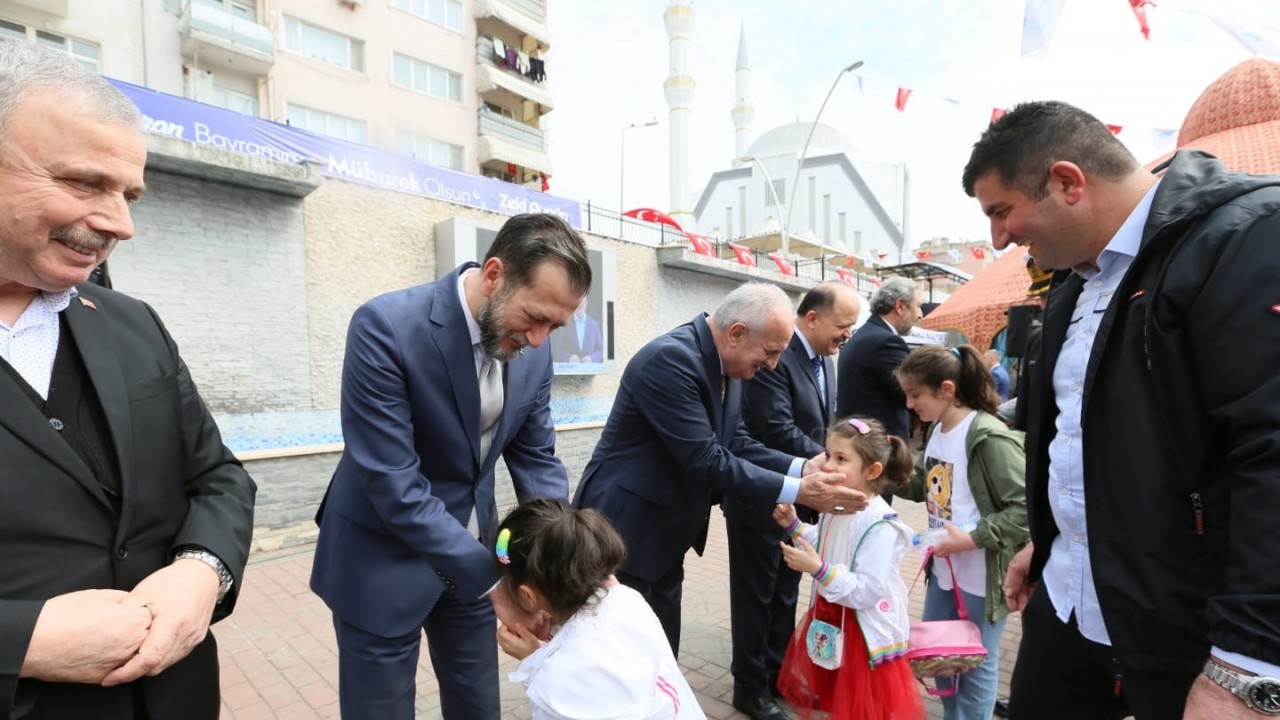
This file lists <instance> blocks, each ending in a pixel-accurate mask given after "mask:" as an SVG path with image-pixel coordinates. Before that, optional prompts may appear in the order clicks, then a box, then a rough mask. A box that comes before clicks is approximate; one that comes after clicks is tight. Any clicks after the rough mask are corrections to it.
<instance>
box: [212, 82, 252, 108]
mask: <svg viewBox="0 0 1280 720" xmlns="http://www.w3.org/2000/svg"><path fill="white" fill-rule="evenodd" d="M212 102H213V104H214V105H217V106H218V107H222V108H226V109H228V110H235V111H236V112H238V113H241V114H243V115H257V114H258V98H256V97H254V96H252V95H249V94H248V93H242V92H239V91H238V90H232V89H230V88H224V87H221V86H219V85H214V86H213V98H212Z"/></svg>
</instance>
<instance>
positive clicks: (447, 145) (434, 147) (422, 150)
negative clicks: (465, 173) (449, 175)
mask: <svg viewBox="0 0 1280 720" xmlns="http://www.w3.org/2000/svg"><path fill="white" fill-rule="evenodd" d="M396 152H399V153H403V154H405V155H408V156H409V157H411V158H413V159H415V160H421V161H423V162H425V163H430V164H432V165H439V166H441V167H447V168H453V169H454V170H461V169H462V163H463V159H464V157H465V156H466V148H464V147H462V146H461V145H454V144H453V143H451V142H445V141H443V140H436V139H435V138H429V137H423V136H421V135H414V134H413V133H408V132H405V131H403V130H397V131H396Z"/></svg>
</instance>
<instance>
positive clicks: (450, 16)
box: [0, 0, 552, 187]
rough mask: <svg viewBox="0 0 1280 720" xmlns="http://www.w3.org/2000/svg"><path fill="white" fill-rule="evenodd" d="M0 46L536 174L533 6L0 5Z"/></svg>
mask: <svg viewBox="0 0 1280 720" xmlns="http://www.w3.org/2000/svg"><path fill="white" fill-rule="evenodd" d="M0 37H18V38H25V39H27V40H29V41H31V42H36V43H40V44H44V45H48V46H51V47H57V48H60V49H63V50H65V51H66V52H68V53H70V54H71V55H73V56H74V57H76V58H77V59H78V60H80V61H81V62H83V63H85V64H86V65H89V66H91V67H93V68H95V69H96V70H98V71H99V72H101V73H102V74H104V75H106V76H108V77H112V78H116V79H119V80H123V81H125V82H129V83H133V84H136V85H142V86H144V87H149V88H152V89H155V90H159V91H162V92H167V93H171V94H174V95H180V96H183V97H186V98H190V99H193V100H198V101H200V102H204V103H209V104H212V105H217V106H220V107H224V108H229V109H232V110H236V111H238V112H242V113H245V114H248V115H255V116H259V117H262V118H267V119H270V120H274V121H276V122H281V123H288V124H289V125H292V126H294V127H300V128H304V129H307V130H311V131H313V132H316V133H320V134H323V135H327V136H331V137H335V138H340V139H343V140H348V141H351V142H355V143H360V144H364V145H371V146H374V147H378V148H382V149H385V150H390V151H394V152H398V153H401V154H404V155H407V156H411V157H414V158H415V159H417V160H420V161H423V162H427V163H430V164H432V165H439V166H442V167H448V168H452V169H455V170H461V171H464V172H470V173H475V174H481V175H485V176H489V177H496V178H500V179H503V180H507V181H510V182H517V183H522V184H529V185H532V186H535V187H537V186H538V185H540V184H541V182H542V181H543V179H544V178H545V177H546V176H549V175H550V174H551V163H550V157H549V153H548V147H547V138H546V133H545V131H544V116H545V115H546V114H547V113H548V112H550V111H551V109H552V102H551V93H550V91H549V90H548V86H549V80H548V76H549V75H551V73H550V72H548V71H547V66H546V61H547V51H548V49H549V43H548V38H549V33H548V31H547V27H546V2H545V0H6V1H5V2H3V3H0Z"/></svg>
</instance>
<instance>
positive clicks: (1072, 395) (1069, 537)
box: [1043, 181, 1160, 645]
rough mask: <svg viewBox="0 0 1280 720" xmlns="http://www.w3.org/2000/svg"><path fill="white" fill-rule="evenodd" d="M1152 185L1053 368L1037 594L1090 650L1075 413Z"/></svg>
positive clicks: (1084, 293) (1114, 242)
mask: <svg viewBox="0 0 1280 720" xmlns="http://www.w3.org/2000/svg"><path fill="white" fill-rule="evenodd" d="M1159 186H1160V182H1159V181H1156V183H1155V184H1154V185H1152V186H1151V188H1150V189H1149V190H1147V194H1146V195H1144V196H1143V198H1142V201H1141V202H1139V203H1138V205H1137V206H1136V207H1135V208H1134V209H1133V212H1131V213H1129V217H1128V218H1126V219H1125V221H1124V224H1122V225H1121V226H1120V229H1119V230H1117V231H1116V234H1115V235H1114V236H1113V237H1112V238H1111V242H1109V243H1107V247H1106V248H1105V249H1103V251H1102V254H1101V255H1099V256H1098V260H1097V265H1098V267H1097V269H1089V270H1085V271H1083V272H1081V271H1079V270H1077V271H1076V272H1077V274H1079V275H1080V276H1081V277H1082V278H1084V281H1085V283H1084V288H1083V289H1082V290H1081V291H1080V297H1079V298H1078V299H1077V300H1076V306H1075V309H1074V310H1073V311H1072V315H1071V323H1070V325H1069V326H1068V328H1067V337H1066V340H1065V341H1063V344H1062V351H1061V354H1059V355H1058V362H1057V364H1056V365H1054V367H1053V392H1054V398H1055V399H1056V401H1057V405H1058V416H1057V420H1056V423H1055V430H1056V431H1057V432H1056V434H1055V435H1054V437H1053V441H1052V442H1051V443H1050V444H1049V508H1050V510H1052V511H1053V520H1054V523H1055V524H1056V525H1057V526H1058V530H1059V535H1058V536H1057V537H1056V538H1054V539H1053V545H1052V546H1051V548H1050V552H1049V561H1048V563H1047V564H1046V565H1045V569H1044V574H1043V577H1044V586H1045V590H1046V591H1048V593H1049V599H1050V600H1052V601H1053V607H1054V609H1055V610H1056V611H1057V615H1058V619H1060V620H1062V621H1063V622H1064V623H1065V622H1067V620H1068V619H1069V618H1070V617H1071V614H1072V613H1073V612H1074V613H1075V616H1076V624H1077V625H1078V626H1079V628H1080V634H1081V635H1083V636H1084V637H1086V638H1088V639H1089V640H1092V641H1094V642H1096V643H1101V644H1103V645H1110V644H1111V636H1110V635H1109V634H1108V633H1107V626H1106V623H1104V622H1103V618H1102V608H1101V607H1100V605H1099V603H1098V589H1097V587H1096V586H1095V585H1094V581H1093V569H1092V567H1091V566H1090V563H1089V536H1088V532H1087V525H1086V522H1085V499H1084V487H1085V486H1084V448H1083V443H1082V438H1083V432H1082V430H1081V427H1080V421H1081V417H1080V412H1081V409H1082V407H1083V404H1084V384H1085V370H1086V368H1087V367H1088V365H1089V356H1090V355H1091V354H1092V353H1093V342H1094V339H1095V338H1096V336H1097V333H1098V326H1099V325H1100V324H1101V322H1102V317H1103V315H1104V314H1105V313H1106V310H1107V307H1108V306H1109V305H1110V303H1111V301H1112V299H1113V298H1114V296H1115V291H1116V288H1118V287H1119V285H1120V281H1121V280H1123V279H1124V276H1125V273H1126V272H1128V270H1129V266H1130V265H1132V264H1133V259H1134V257H1135V256H1137V254H1138V248H1139V247H1140V246H1141V244H1142V228H1143V226H1144V225H1146V222H1147V215H1149V214H1150V212H1151V201H1152V200H1153V199H1154V198H1155V194H1156V188H1158V187H1159Z"/></svg>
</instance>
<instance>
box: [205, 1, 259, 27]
mask: <svg viewBox="0 0 1280 720" xmlns="http://www.w3.org/2000/svg"><path fill="white" fill-rule="evenodd" d="M196 2H198V3H200V4H201V5H208V6H209V7H216V8H218V9H219V10H223V11H225V12H229V13H231V14H232V15H235V16H236V17H238V18H240V19H242V20H248V21H249V22H258V11H257V10H256V9H254V7H253V3H248V2H240V0H196Z"/></svg>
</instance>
